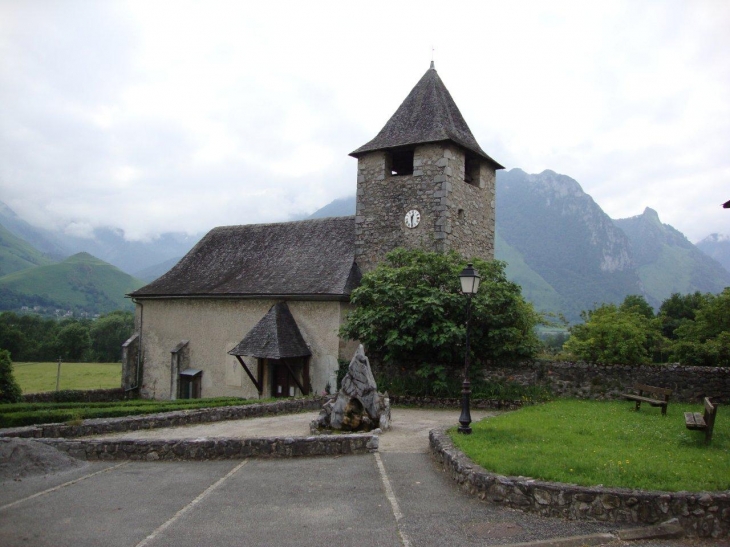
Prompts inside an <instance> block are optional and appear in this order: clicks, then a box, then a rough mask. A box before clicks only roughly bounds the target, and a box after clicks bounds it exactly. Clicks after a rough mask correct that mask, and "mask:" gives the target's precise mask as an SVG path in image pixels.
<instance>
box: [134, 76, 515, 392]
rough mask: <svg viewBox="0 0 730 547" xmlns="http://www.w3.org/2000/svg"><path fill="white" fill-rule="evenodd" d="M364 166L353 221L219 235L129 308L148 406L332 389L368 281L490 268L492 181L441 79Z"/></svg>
mask: <svg viewBox="0 0 730 547" xmlns="http://www.w3.org/2000/svg"><path fill="white" fill-rule="evenodd" d="M350 155H351V156H353V157H354V158H356V159H357V208H356V214H355V216H347V217H335V218H325V219H314V220H303V221H298V222H284V223H276V224H252V225H243V226H223V227H219V228H214V229H213V230H211V231H210V232H209V233H208V234H207V235H206V236H205V237H204V238H203V239H202V240H201V241H200V242H199V243H198V244H197V245H196V246H195V247H194V248H193V249H192V250H190V252H189V253H188V254H187V255H186V256H185V257H183V258H182V259H181V260H180V262H179V263H178V264H177V265H176V266H174V267H173V268H172V269H171V270H170V271H169V272H167V273H166V274H165V275H163V276H162V277H160V278H159V279H157V280H155V281H153V282H152V283H150V284H149V285H146V286H144V287H142V288H140V289H139V290H137V291H135V292H133V293H131V294H130V295H129V296H130V297H131V298H132V299H133V301H134V303H135V305H136V312H135V325H136V329H135V330H136V332H135V333H134V335H133V336H132V337H131V338H130V339H129V340H127V342H125V344H124V346H123V358H122V362H123V370H122V383H123V387H124V388H125V389H126V390H127V391H130V392H137V393H139V395H140V396H141V397H145V398H154V399H176V398H196V397H224V396H233V397H246V398H256V397H291V396H297V395H307V394H309V393H311V392H315V393H321V392H323V391H325V390H327V389H331V390H332V391H333V392H334V391H335V388H336V375H337V368H338V366H339V365H338V360H339V359H342V360H347V361H349V360H350V358H351V357H352V355H353V353H354V351H355V349H356V347H357V346H356V342H353V341H348V340H342V339H340V338H339V336H338V331H339V328H340V325H341V324H342V323H343V322H344V320H345V319H346V317H347V314H348V312H349V311H350V309H351V304H350V303H349V300H350V294H351V293H352V291H353V290H354V289H355V288H357V286H358V284H359V282H360V279H361V276H362V275H363V274H364V273H367V272H368V271H370V270H372V269H373V268H375V267H376V266H377V265H378V263H379V262H380V261H382V260H383V258H384V257H385V255H386V253H388V252H389V251H391V250H393V249H395V248H398V247H404V248H418V249H423V250H428V251H438V252H447V251H450V250H454V251H457V252H458V253H459V254H461V255H462V256H464V257H465V258H470V257H479V258H482V259H487V260H490V259H492V258H493V257H494V228H495V175H496V170H497V169H503V167H502V166H501V165H500V164H499V163H497V162H496V161H495V160H493V159H492V158H491V157H489V155H487V153H486V152H484V150H482V148H481V147H480V146H479V144H478V143H477V141H476V139H475V138H474V135H473V134H472V132H471V130H470V129H469V126H468V125H467V123H466V121H465V120H464V118H463V116H462V115H461V112H459V109H458V108H457V106H456V103H455V102H454V100H453V99H452V98H451V94H450V93H449V91H448V90H447V89H446V86H445V85H444V83H443V82H442V80H441V78H440V77H439V75H438V73H437V72H436V69H435V68H434V64H433V62H431V67H430V68H429V70H427V71H426V73H425V74H424V75H423V77H422V78H421V79H420V80H419V81H418V83H417V84H416V86H415V87H414V88H413V90H412V91H411V92H410V94H409V95H408V96H407V97H406V99H405V100H404V101H403V103H402V104H401V105H400V107H399V108H398V110H397V111H396V112H395V114H393V116H392V117H391V118H390V120H388V122H387V123H386V124H385V126H384V127H383V129H382V130H381V131H380V132H379V133H378V134H377V136H376V137H375V138H374V139H372V140H371V141H370V142H368V143H366V144H364V145H363V146H361V147H360V148H358V149H357V150H355V151H354V152H352V153H351V154H350Z"/></svg>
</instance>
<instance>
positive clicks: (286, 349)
mask: <svg viewBox="0 0 730 547" xmlns="http://www.w3.org/2000/svg"><path fill="white" fill-rule="evenodd" d="M228 354H229V355H251V356H252V357H257V358H259V359H287V358H290V357H306V356H309V355H312V352H311V351H309V348H308V347H307V344H306V343H305V342H304V338H303V337H302V333H301V332H300V331H299V327H298V326H297V322H296V321H295V320H294V316H292V314H291V312H290V311H289V306H287V305H286V302H279V303H278V304H274V305H273V306H271V309H269V311H268V312H267V313H266V315H264V316H263V317H262V318H261V321H259V322H258V323H256V325H255V326H254V328H252V329H251V330H250V331H248V334H247V335H246V336H245V337H244V338H243V340H241V342H240V343H239V344H238V345H237V346H236V347H235V348H233V349H232V350H231V351H229V352H228Z"/></svg>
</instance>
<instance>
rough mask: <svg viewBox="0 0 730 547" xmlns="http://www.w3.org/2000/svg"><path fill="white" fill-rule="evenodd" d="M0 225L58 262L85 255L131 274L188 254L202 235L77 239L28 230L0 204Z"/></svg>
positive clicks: (108, 231) (112, 232) (111, 233)
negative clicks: (144, 238)
mask: <svg viewBox="0 0 730 547" xmlns="http://www.w3.org/2000/svg"><path fill="white" fill-rule="evenodd" d="M0 224H2V225H3V226H5V227H6V228H7V229H8V230H9V231H10V232H12V233H13V234H15V235H16V236H18V237H20V238H22V239H24V240H25V241H27V242H28V243H30V244H31V245H33V246H34V247H35V248H36V249H38V250H39V251H41V252H42V253H45V254H47V255H49V256H50V257H51V258H56V259H58V260H61V259H63V258H66V257H68V256H70V255H73V254H76V253H80V252H87V253H89V254H91V255H93V256H96V257H99V258H100V259H101V260H104V261H106V262H109V263H110V264H113V265H114V266H116V267H117V268H120V269H121V270H123V271H125V272H127V273H131V272H137V271H140V270H142V269H144V268H149V267H151V266H155V265H157V264H159V263H160V262H161V261H163V260H170V259H172V258H174V257H180V256H182V255H184V254H185V253H187V252H188V251H189V250H190V249H192V248H193V246H194V245H195V244H196V243H197V242H198V241H199V240H200V238H201V237H202V234H196V235H193V236H189V235H186V234H183V233H176V232H168V233H164V234H161V235H160V236H159V237H157V238H155V239H153V240H151V241H127V240H126V239H124V232H123V231H122V230H120V229H117V228H96V229H95V230H94V232H93V234H92V237H88V238H86V237H78V236H72V235H69V234H65V233H62V232H52V231H50V230H46V229H44V228H36V227H35V226H31V225H30V224H28V223H27V222H25V221H24V220H23V219H21V218H20V217H18V215H16V214H15V212H14V211H13V210H12V209H10V207H8V206H7V205H6V204H4V203H2V202H0Z"/></svg>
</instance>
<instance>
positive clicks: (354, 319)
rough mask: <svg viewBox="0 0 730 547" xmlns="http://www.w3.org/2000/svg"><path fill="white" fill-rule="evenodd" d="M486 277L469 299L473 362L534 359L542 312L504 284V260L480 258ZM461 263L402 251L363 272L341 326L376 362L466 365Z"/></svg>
mask: <svg viewBox="0 0 730 547" xmlns="http://www.w3.org/2000/svg"><path fill="white" fill-rule="evenodd" d="M473 262H474V267H475V268H476V269H477V270H478V271H479V273H480V274H481V277H482V280H481V285H480V288H479V291H478V293H477V294H476V295H475V296H474V297H472V299H471V308H472V312H471V326H470V338H471V340H470V344H471V352H470V353H471V355H470V359H471V362H472V363H473V364H475V365H477V366H478V365H483V364H485V363H486V362H489V361H494V360H515V359H523V358H529V357H532V356H533V355H534V353H535V352H536V350H537V348H538V346H539V342H538V340H537V337H536V335H535V333H534V328H535V326H536V325H537V324H538V322H539V321H540V316H539V315H538V314H537V313H536V312H535V311H534V310H533V308H532V306H531V305H530V304H528V303H527V302H526V301H525V300H524V299H523V298H522V295H521V293H520V287H519V286H518V285H516V284H515V283H511V282H509V281H507V279H506V277H505V272H504V268H505V266H504V263H502V262H499V261H491V262H486V261H483V260H479V259H475V260H474V261H473ZM464 265H465V264H464V260H463V259H462V258H461V257H460V256H459V255H457V254H456V253H448V254H439V253H429V252H424V251H417V250H415V251H414V250H404V249H397V250H395V251H392V252H391V253H389V254H388V255H387V257H386V260H385V262H384V263H382V264H380V265H379V266H378V267H377V268H376V269H374V270H373V271H371V272H369V273H367V274H365V275H364V276H363V279H362V282H361V284H360V287H359V288H357V289H356V290H355V291H354V292H353V294H352V298H351V301H352V303H353V304H354V305H355V306H356V307H355V309H354V311H353V312H352V313H351V314H350V315H349V316H348V318H347V321H346V323H345V324H344V325H343V326H342V328H341V331H340V333H341V335H342V336H343V337H345V338H350V339H357V340H360V342H362V343H363V344H364V345H365V347H366V348H367V351H368V355H369V356H370V357H371V359H375V360H376V361H377V360H382V362H384V363H390V364H398V366H402V367H405V368H406V369H408V370H409V371H412V372H415V371H417V370H418V369H420V368H421V367H422V366H424V364H428V365H434V366H437V365H443V366H446V367H449V368H454V367H460V366H461V365H463V363H464V340H465V335H466V330H465V320H466V307H467V298H466V297H464V295H462V294H461V292H460V283H459V279H458V276H459V273H460V272H461V270H462V268H463V267H464Z"/></svg>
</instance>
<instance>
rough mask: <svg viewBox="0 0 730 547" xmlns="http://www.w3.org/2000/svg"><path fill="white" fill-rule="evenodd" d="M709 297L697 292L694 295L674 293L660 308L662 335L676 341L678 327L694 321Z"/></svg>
mask: <svg viewBox="0 0 730 547" xmlns="http://www.w3.org/2000/svg"><path fill="white" fill-rule="evenodd" d="M706 299H707V295H704V294H702V293H701V292H699V291H696V292H695V293H692V294H684V295H682V294H679V293H676V292H675V293H673V294H672V296H670V297H669V298H667V299H666V300H665V301H664V302H662V305H661V306H660V307H659V314H658V315H657V317H659V320H660V322H661V325H662V334H663V335H664V336H665V337H667V338H668V339H670V340H676V339H677V335H676V334H675V332H676V330H677V328H678V327H680V326H681V325H683V324H684V323H686V322H687V321H694V320H695V314H696V313H697V310H699V309H700V307H701V306H702V305H703V304H704V302H705V300H706Z"/></svg>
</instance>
